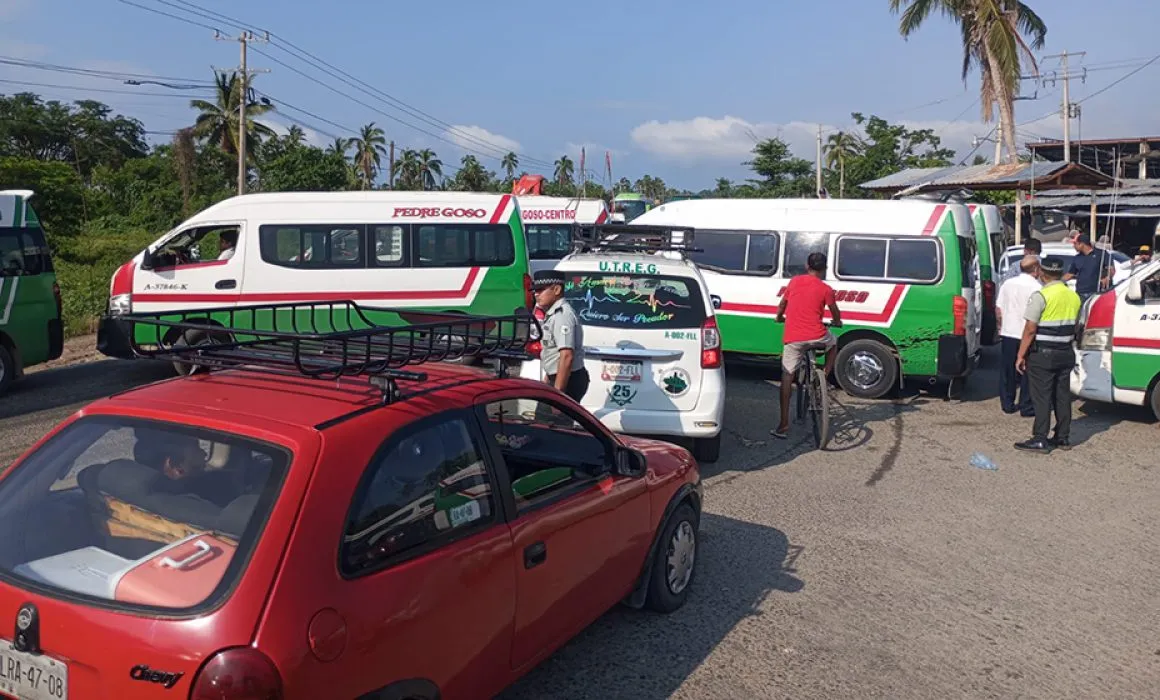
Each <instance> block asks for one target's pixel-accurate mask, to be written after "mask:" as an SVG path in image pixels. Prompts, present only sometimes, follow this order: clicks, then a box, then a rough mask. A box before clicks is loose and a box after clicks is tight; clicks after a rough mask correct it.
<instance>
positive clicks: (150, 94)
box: [0, 78, 189, 100]
mask: <svg viewBox="0 0 1160 700" xmlns="http://www.w3.org/2000/svg"><path fill="white" fill-rule="evenodd" d="M0 83H9V84H11V85H27V86H30V87H41V88H55V89H58V90H78V91H80V92H103V93H111V94H117V95H139V96H141V97H178V98H181V99H185V100H188V99H189V95H188V94H178V93H168V92H141V91H139V90H116V89H113V88H94V87H85V86H83V85H54V84H52V83H37V82H31V81H27V80H8V79H6V78H5V79H0Z"/></svg>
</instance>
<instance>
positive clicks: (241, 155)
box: [214, 31, 270, 194]
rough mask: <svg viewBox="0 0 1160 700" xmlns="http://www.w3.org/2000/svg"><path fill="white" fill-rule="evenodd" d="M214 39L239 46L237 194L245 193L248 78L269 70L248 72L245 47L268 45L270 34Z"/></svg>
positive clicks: (248, 33)
mask: <svg viewBox="0 0 1160 700" xmlns="http://www.w3.org/2000/svg"><path fill="white" fill-rule="evenodd" d="M214 39H216V40H218V41H236V42H238V44H240V45H241V51H242V62H241V66H240V69H239V71H238V79H239V80H240V81H241V84H240V85H239V89H238V194H245V193H246V107H247V106H249V102H250V91H249V87H248V86H249V78H250V73H251V72H254V73H258V72H262V73H268V72H269V70H262V71H250V69H249V66H247V65H246V47H247V46H249V44H250V42H251V41H260V42H262V43H264V44H268V43H270V34H269V33H268V32H267V33H266V35H265V36H263V37H258V35H257V34H254V33H253V32H251V31H243V32H241V33H240V34H238V35H237V36H222V35H221V33H219V32H214Z"/></svg>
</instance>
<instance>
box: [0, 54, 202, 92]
mask: <svg viewBox="0 0 1160 700" xmlns="http://www.w3.org/2000/svg"><path fill="white" fill-rule="evenodd" d="M0 64H3V65H9V66H15V67H18V68H32V69H34V70H43V71H50V72H53V73H68V74H71V75H83V76H86V77H90V78H102V79H105V80H121V81H124V80H130V79H147V80H152V81H167V82H173V83H195V84H197V87H207V88H208V87H213V86H212V85H210V84H209V83H207V82H205V81H199V80H197V79H196V78H174V77H170V76H162V75H152V74H149V73H123V72H119V71H108V70H99V69H96V68H78V67H75V66H62V65H58V64H55V63H43V62H41V61H28V60H24V59H21V58H16V57H14V56H0ZM180 89H185V88H180Z"/></svg>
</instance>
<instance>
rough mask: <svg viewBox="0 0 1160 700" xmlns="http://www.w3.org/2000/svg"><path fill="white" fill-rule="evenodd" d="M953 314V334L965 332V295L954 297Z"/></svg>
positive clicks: (963, 333)
mask: <svg viewBox="0 0 1160 700" xmlns="http://www.w3.org/2000/svg"><path fill="white" fill-rule="evenodd" d="M952 309H953V312H954V316H955V330H954V334H955V335H966V334H967V299H966V297H955V300H954V302H953V305H952Z"/></svg>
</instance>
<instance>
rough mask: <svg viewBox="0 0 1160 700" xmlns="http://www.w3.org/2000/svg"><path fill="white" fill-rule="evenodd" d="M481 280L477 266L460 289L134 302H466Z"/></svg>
mask: <svg viewBox="0 0 1160 700" xmlns="http://www.w3.org/2000/svg"><path fill="white" fill-rule="evenodd" d="M478 277H479V268H478V267H473V268H471V270H470V271H469V272H468V273H467V279H466V280H465V281H464V282H463V286H462V287H460V288H459V289H456V290H431V291H402V290H396V291H378V290H376V291H373V292H372V291H351V292H254V293H251V294H165V293H161V294H135V295H134V296H133V301H134V302H135V303H140V304H170V303H181V302H185V303H221V304H239V303H250V302H280V301H302V302H310V301H346V300H348V299H357V300H359V301H364V300H369V301H398V300H400V299H408V300H410V299H466V298H467V297H468V296H469V295H470V294H471V288H472V287H473V286H474V285H475V280H476V278H478Z"/></svg>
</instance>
